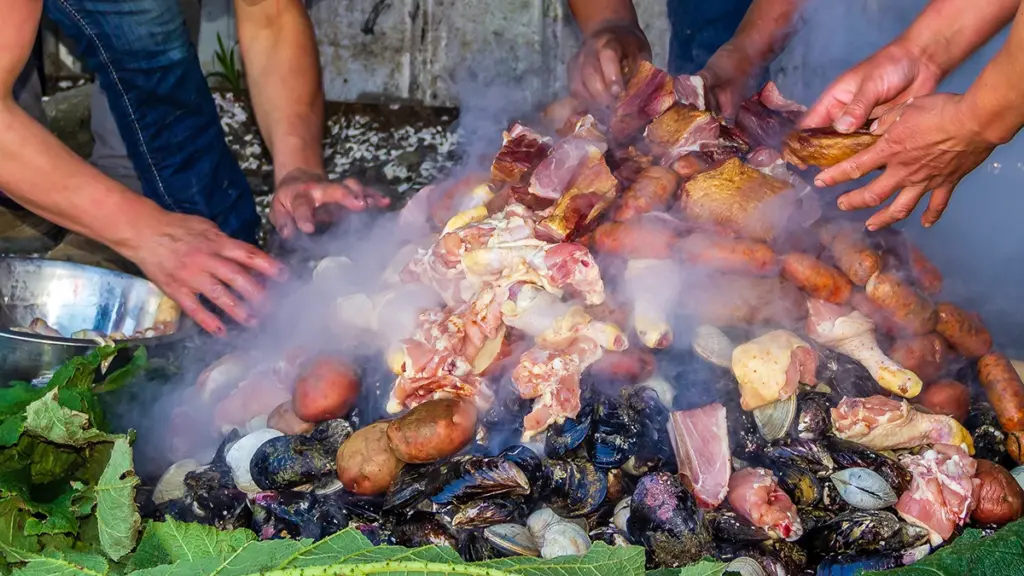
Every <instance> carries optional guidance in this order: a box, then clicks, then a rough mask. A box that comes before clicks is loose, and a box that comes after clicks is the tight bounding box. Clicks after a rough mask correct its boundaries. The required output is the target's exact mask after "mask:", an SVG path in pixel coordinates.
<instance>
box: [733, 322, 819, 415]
mask: <svg viewBox="0 0 1024 576" xmlns="http://www.w3.org/2000/svg"><path fill="white" fill-rule="evenodd" d="M817 368H818V354H817V353H816V352H815V351H814V349H813V348H812V347H811V345H810V344H808V343H807V342H804V341H803V340H801V339H800V338H799V337H797V335H796V334H793V333H792V332H789V331H786V330H774V331H772V332H769V333H767V334H765V335H763V336H759V337H757V338H754V339H753V340H750V341H749V342H745V343H743V344H740V345H739V346H737V347H736V348H735V350H733V352H732V372H733V374H734V375H735V376H736V381H737V382H738V383H739V385H740V406H741V407H742V408H743V409H744V410H747V411H750V410H753V409H755V408H760V407H761V406H766V405H768V404H771V403H772V402H775V401H777V400H785V399H786V398H789V397H790V396H792V395H793V394H796V390H797V385H798V384H800V383H801V382H803V383H804V384H809V385H811V386H813V385H814V384H816V383H817V381H816V380H815V377H814V373H815V371H816V370H817Z"/></svg>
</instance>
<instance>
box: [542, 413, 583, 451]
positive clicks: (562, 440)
mask: <svg viewBox="0 0 1024 576" xmlns="http://www.w3.org/2000/svg"><path fill="white" fill-rule="evenodd" d="M593 414H594V410H593V407H592V406H583V407H582V408H581V409H580V411H579V413H578V414H576V417H575V418H566V420H565V421H564V422H562V423H561V424H554V425H552V426H551V427H550V428H548V431H547V434H545V440H544V453H545V454H546V455H547V456H548V458H561V457H562V456H565V455H566V454H568V453H569V452H572V451H573V450H575V449H576V448H578V447H580V446H581V445H583V441H584V440H586V439H587V436H589V435H590V428H591V423H592V419H593Z"/></svg>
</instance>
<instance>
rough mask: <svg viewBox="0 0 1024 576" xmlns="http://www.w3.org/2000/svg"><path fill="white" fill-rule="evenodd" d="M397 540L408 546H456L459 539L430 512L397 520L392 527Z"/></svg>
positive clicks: (392, 532)
mask: <svg viewBox="0 0 1024 576" xmlns="http://www.w3.org/2000/svg"><path fill="white" fill-rule="evenodd" d="M391 534H392V535H393V536H394V538H395V541H396V542H397V543H398V544H400V545H402V546H406V547H408V548H419V547H421V546H449V547H451V548H455V547H457V546H458V541H457V540H456V538H455V536H453V535H452V534H451V532H449V531H448V529H447V528H446V527H445V526H444V524H442V523H441V522H439V521H438V520H437V519H436V518H434V517H432V516H430V515H428V514H422V513H420V514H417V515H414V516H413V517H411V518H408V519H403V520H402V521H401V522H396V523H395V525H394V526H393V527H392V528H391Z"/></svg>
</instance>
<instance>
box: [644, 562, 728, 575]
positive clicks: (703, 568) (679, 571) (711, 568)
mask: <svg viewBox="0 0 1024 576" xmlns="http://www.w3.org/2000/svg"><path fill="white" fill-rule="evenodd" d="M726 566H728V564H725V563H723V562H717V561H714V560H703V561H701V562H698V563H696V564H691V565H690V566H684V567H682V568H661V569H659V570H649V571H648V572H647V574H646V576H722V574H726V571H725V568H726Z"/></svg>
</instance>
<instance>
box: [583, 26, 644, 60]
mask: <svg viewBox="0 0 1024 576" xmlns="http://www.w3.org/2000/svg"><path fill="white" fill-rule="evenodd" d="M581 30H582V29H581ZM582 31H583V39H584V41H586V40H588V39H590V38H593V37H594V36H597V35H599V34H611V35H614V36H617V37H619V38H621V39H623V40H626V41H628V42H634V43H636V45H637V46H638V47H639V48H640V50H639V52H641V53H642V54H644V55H645V56H646V57H647V58H650V57H651V42H650V41H649V40H648V39H647V35H646V34H644V30H643V28H641V27H640V23H639V22H637V21H636V20H629V19H614V18H613V19H606V20H602V21H600V22H598V23H596V24H595V25H594V26H591V27H590V29H589V30H582Z"/></svg>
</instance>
